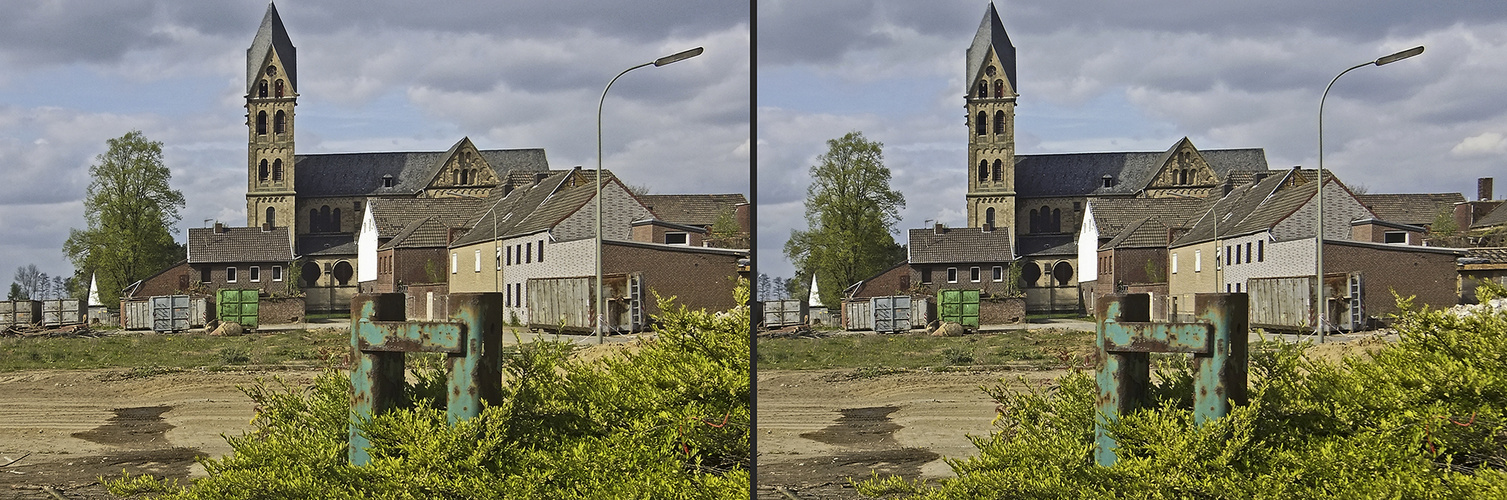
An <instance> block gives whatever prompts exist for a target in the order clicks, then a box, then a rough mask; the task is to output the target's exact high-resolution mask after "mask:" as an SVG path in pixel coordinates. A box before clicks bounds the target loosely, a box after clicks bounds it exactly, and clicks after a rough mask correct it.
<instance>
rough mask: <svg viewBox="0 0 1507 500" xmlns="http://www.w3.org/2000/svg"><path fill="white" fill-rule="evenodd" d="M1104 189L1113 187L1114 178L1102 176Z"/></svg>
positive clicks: (1106, 175)
mask: <svg viewBox="0 0 1507 500" xmlns="http://www.w3.org/2000/svg"><path fill="white" fill-rule="evenodd" d="M1104 187H1107V188H1110V187H1115V178H1114V176H1112V175H1109V174H1104Z"/></svg>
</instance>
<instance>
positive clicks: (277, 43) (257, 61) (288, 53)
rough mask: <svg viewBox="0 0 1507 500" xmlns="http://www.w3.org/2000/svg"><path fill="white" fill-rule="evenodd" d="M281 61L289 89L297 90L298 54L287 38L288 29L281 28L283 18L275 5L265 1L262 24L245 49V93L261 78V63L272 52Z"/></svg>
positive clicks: (249, 92)
mask: <svg viewBox="0 0 1507 500" xmlns="http://www.w3.org/2000/svg"><path fill="white" fill-rule="evenodd" d="M273 51H276V52H277V57H278V58H281V59H282V61H283V72H285V73H287V74H288V87H289V90H291V91H293V92H295V93H297V92H298V54H297V49H295V48H293V41H292V40H290V39H288V30H286V29H284V28H283V19H282V18H281V17H279V16H278V15H277V5H274V4H273V3H272V2H267V14H266V15H264V16H262V26H261V27H260V28H257V30H256V38H253V39H251V48H248V49H246V94H247V95H250V94H251V91H252V89H254V88H256V82H257V81H258V80H259V79H260V78H261V73H262V65H264V64H266V63H267V58H268V57H271V55H272V52H273Z"/></svg>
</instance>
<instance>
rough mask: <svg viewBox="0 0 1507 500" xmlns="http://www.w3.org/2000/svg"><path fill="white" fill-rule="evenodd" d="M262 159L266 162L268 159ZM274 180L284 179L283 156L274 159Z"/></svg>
mask: <svg viewBox="0 0 1507 500" xmlns="http://www.w3.org/2000/svg"><path fill="white" fill-rule="evenodd" d="M262 161H263V162H265V161H267V160H262ZM272 180H273V181H277V182H281V181H282V180H283V160H282V159H281V158H279V159H276V160H273V161H272Z"/></svg>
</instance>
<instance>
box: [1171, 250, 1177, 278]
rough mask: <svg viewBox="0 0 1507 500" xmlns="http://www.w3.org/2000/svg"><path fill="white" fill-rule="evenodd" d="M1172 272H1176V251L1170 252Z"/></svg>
mask: <svg viewBox="0 0 1507 500" xmlns="http://www.w3.org/2000/svg"><path fill="white" fill-rule="evenodd" d="M1172 274H1177V252H1172Z"/></svg>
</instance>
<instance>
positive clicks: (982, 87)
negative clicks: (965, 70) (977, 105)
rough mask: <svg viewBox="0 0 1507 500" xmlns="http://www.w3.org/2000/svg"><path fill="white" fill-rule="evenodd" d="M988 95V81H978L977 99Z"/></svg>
mask: <svg viewBox="0 0 1507 500" xmlns="http://www.w3.org/2000/svg"><path fill="white" fill-rule="evenodd" d="M985 97H989V82H985V81H982V80H980V81H979V99H983V98H985Z"/></svg>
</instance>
